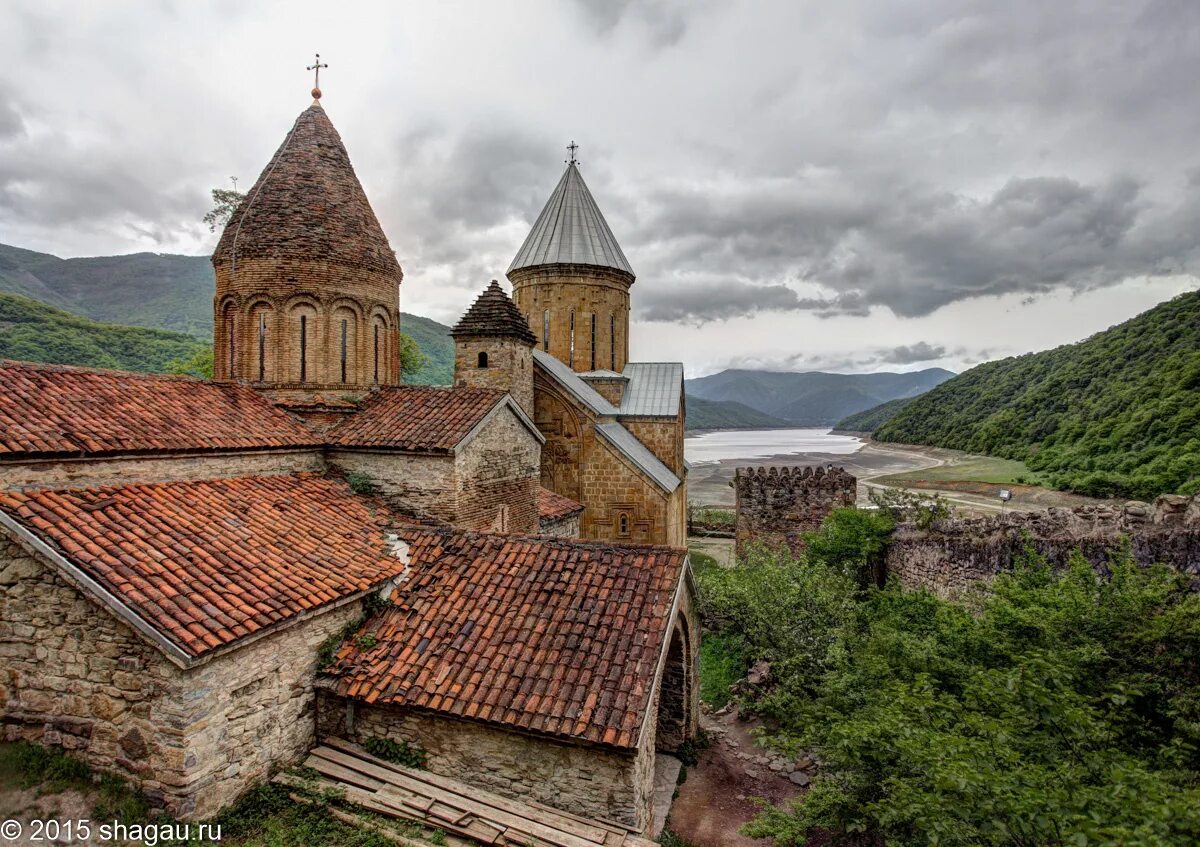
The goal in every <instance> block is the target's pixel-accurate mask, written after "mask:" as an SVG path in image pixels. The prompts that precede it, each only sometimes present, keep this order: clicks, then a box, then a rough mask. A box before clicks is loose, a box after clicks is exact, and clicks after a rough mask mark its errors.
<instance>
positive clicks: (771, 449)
mask: <svg viewBox="0 0 1200 847" xmlns="http://www.w3.org/2000/svg"><path fill="white" fill-rule="evenodd" d="M862 446H863V442H862V439H859V438H855V437H854V436H851V435H834V434H833V433H832V432H831V431H830V430H829V429H736V430H723V431H720V432H706V433H704V434H702V435H692V436H688V437H687V438H685V439H684V441H683V455H684V457H685V458H686V459H687V460H688V461H689V462H691V463H692V464H693V465H701V464H709V463H713V462H720V461H722V460H723V459H766V458H769V457H771V456H781V455H785V454H788V453H833V454H837V455H849V454H851V453H857V452H858V451H859V450H861V449H862Z"/></svg>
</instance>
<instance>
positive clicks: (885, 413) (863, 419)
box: [833, 397, 917, 432]
mask: <svg viewBox="0 0 1200 847" xmlns="http://www.w3.org/2000/svg"><path fill="white" fill-rule="evenodd" d="M915 399H917V398H916V397H898V398H896V399H895V400H888V401H887V402H886V403H880V404H879V405H878V406H872V407H871V408H870V409H867V410H866V411H865V412H856V413H855V414H853V415H848V416H847V417H844V418H842V419H841V420H840V421H838V422H837V423H836V424H834V427H833V430H834V432H874V431H875V430H877V429H879V428H880V427H881V426H883V425H884V424H885V423H887V422H888V421H890V420H891V419H892V418H894V417H895V416H896V414H897V413H898V412H899V411H900V410H901V409H903V408H904V407H905V406H907V405H908V404H909V403H911V402H912V401H913V400H915Z"/></svg>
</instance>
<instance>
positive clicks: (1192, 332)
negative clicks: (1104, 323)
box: [875, 291, 1200, 499]
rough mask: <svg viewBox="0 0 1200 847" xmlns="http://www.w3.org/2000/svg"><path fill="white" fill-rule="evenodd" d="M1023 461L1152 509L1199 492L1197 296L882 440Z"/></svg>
mask: <svg viewBox="0 0 1200 847" xmlns="http://www.w3.org/2000/svg"><path fill="white" fill-rule="evenodd" d="M875 438H876V439H878V440H880V441H897V442H904V443H908V444H928V445H933V446H937V447H950V448H954V449H958V450H968V451H971V452H974V453H988V454H991V455H994V456H1001V457H1003V458H1007V459H1021V460H1024V461H1025V463H1026V464H1027V465H1028V466H1029V468H1030V469H1031V470H1035V471H1041V472H1042V473H1044V474H1045V475H1047V476H1048V477H1049V479H1050V480H1051V482H1052V483H1053V484H1054V485H1056V486H1058V487H1060V488H1069V489H1071V490H1074V491H1079V492H1081V493H1083V494H1091V495H1094V496H1099V497H1135V498H1138V499H1148V498H1150V497H1153V496H1155V495H1156V494H1161V493H1164V492H1176V493H1180V494H1194V493H1196V492H1197V491H1200V291H1193V292H1190V293H1188V294H1181V295H1179V296H1178V297H1176V298H1174V299H1172V300H1168V301H1166V302H1165V303H1160V304H1159V305H1157V306H1155V307H1154V308H1153V309H1150V310H1149V311H1147V312H1143V313H1142V314H1140V315H1138V316H1137V317H1135V318H1133V319H1131V320H1128V321H1126V322H1124V323H1122V324H1118V325H1116V326H1114V327H1112V328H1111V329H1107V330H1105V331H1104V332H1100V333H1097V334H1096V335H1093V336H1092V337H1091V338H1088V339H1085V340H1084V341H1080V342H1079V343H1077V344H1065V345H1063V346H1061V347H1056V348H1055V349H1053V350H1046V351H1044V352H1041V353H1028V354H1026V355H1024V356H1014V357H1012V358H1008V359H1001V360H999V361H995V362H987V363H985V364H982V365H978V366H976V367H974V368H971V369H970V370H968V371H966V372H964V373H962V374H959V375H958V376H956V377H955V378H954V379H951V380H949V381H947V382H944V383H942V384H941V385H939V386H938V387H937V388H935V389H933V390H932V391H930V392H929V393H928V394H926V395H924V396H922V397H919V398H917V399H915V400H913V402H911V403H909V404H908V405H907V406H905V407H904V408H903V409H901V410H900V411H899V412H897V413H896V415H895V416H894V417H893V418H892V419H891V420H890V421H888V422H887V423H886V424H884V425H883V426H882V427H880V428H879V429H878V430H876V432H875Z"/></svg>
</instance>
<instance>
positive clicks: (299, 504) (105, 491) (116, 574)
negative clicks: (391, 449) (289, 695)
mask: <svg viewBox="0 0 1200 847" xmlns="http://www.w3.org/2000/svg"><path fill="white" fill-rule="evenodd" d="M0 509H2V510H3V511H5V512H7V513H8V514H9V516H10V517H12V518H14V519H15V520H17V521H18V522H19V523H21V524H23V525H24V526H26V527H27V528H29V529H30V530H32V531H33V532H34V533H35V534H36V535H38V536H39V537H40V538H41V539H42V540H43V541H45V542H48V543H49V544H51V545H52V546H53V547H55V548H57V550H58V551H59V552H61V553H62V555H63V556H65V557H66V558H67V559H68V560H70V561H71V562H72V563H73V564H75V565H76V566H77V567H79V568H80V569H81V570H83V571H84V572H85V573H86V574H87V575H88V576H90V577H91V578H92V579H94V580H96V581H97V582H99V583H100V584H101V585H102V586H103V587H104V588H106V589H107V590H108V591H109V592H111V593H112V594H114V595H115V596H116V597H118V598H119V599H121V600H122V601H123V602H124V603H125V604H126V605H128V606H129V607H131V608H132V609H133V610H134V611H136V612H137V613H138V614H139V615H140V616H141V617H142V618H143V619H144V620H145V621H146V622H148V623H149V624H150V625H151V626H152V627H154V628H155V629H157V630H158V631H159V632H160V633H161V634H162V635H164V636H166V638H167V639H168V640H169V641H170V642H172V643H173V644H175V645H176V646H177V647H179V648H180V649H182V650H183V652H184V653H186V654H187V655H188V656H190V657H198V656H202V655H203V654H205V653H206V652H208V651H210V650H213V649H216V648H218V647H222V646H224V645H227V644H232V643H233V642H235V641H238V640H239V639H241V638H245V637H246V636H249V635H252V634H253V633H255V632H258V631H259V630H262V629H264V628H266V627H270V626H272V625H273V624H277V623H280V622H281V621H285V620H287V619H288V618H291V617H293V616H295V615H297V614H300V613H302V612H305V611H308V610H311V609H315V608H318V607H320V606H323V605H325V604H328V603H331V602H333V601H335V600H338V599H340V598H343V597H346V596H349V595H351V594H354V593H357V592H360V591H365V590H367V589H369V588H372V587H374V586H377V585H380V584H382V583H384V582H386V581H387V580H388V579H390V578H391V577H393V576H394V575H395V574H397V573H398V572H399V571H400V570H401V569H402V567H403V565H402V563H401V562H400V561H399V560H398V559H396V558H395V557H394V556H393V555H392V554H391V552H390V547H389V542H388V539H387V538H386V536H385V533H384V531H383V530H384V527H385V525H386V523H387V522H388V520H389V519H390V516H389V515H388V513H387V511H386V510H384V509H381V508H379V507H378V506H377V504H375V503H373V502H372V501H369V500H365V499H363V498H361V497H358V496H356V495H355V494H354V493H353V492H351V490H350V488H349V487H348V486H347V485H346V484H345V483H344V482H339V481H337V480H332V479H327V478H324V477H321V476H316V475H313V474H300V475H296V476H271V477H246V478H241V479H217V480H207V481H202V482H175V483H167V484H160V485H126V486H115V487H104V488H90V489H76V490H40V491H29V492H23V493H17V492H2V493H0Z"/></svg>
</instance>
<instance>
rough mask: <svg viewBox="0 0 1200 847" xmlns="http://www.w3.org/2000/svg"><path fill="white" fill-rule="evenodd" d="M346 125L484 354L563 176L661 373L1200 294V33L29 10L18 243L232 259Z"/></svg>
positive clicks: (938, 340)
mask: <svg viewBox="0 0 1200 847" xmlns="http://www.w3.org/2000/svg"><path fill="white" fill-rule="evenodd" d="M313 51H320V53H321V56H322V60H323V61H327V62H328V63H329V65H330V67H329V69H328V70H326V71H324V72H323V73H322V78H321V83H322V89H323V90H324V92H325V96H324V99H323V100H322V103H323V104H324V106H325V108H326V110H327V112H328V114H329V115H330V117H331V118H332V120H333V122H334V124H335V125H336V126H337V127H338V130H339V131H340V132H341V135H342V138H343V140H344V141H345V143H346V146H347V148H348V149H349V151H350V156H351V159H352V160H353V162H354V166H355V169H356V170H357V172H358V176H359V179H360V180H361V181H362V183H363V185H364V186H365V188H366V191H367V195H368V197H369V198H370V200H371V202H372V204H373V205H374V207H375V210H376V213H377V214H378V215H379V218H380V220H381V222H382V224H383V228H384V231H385V232H386V233H387V235H388V238H389V239H390V241H391V244H392V247H393V248H394V249H395V250H396V253H397V256H398V257H399V259H400V262H401V264H402V265H403V267H404V271H405V279H404V284H403V286H402V288H401V308H402V309H404V310H405V311H411V312H416V313H418V314H423V315H428V316H429V317H432V318H435V319H437V320H441V321H444V322H452V321H453V320H454V319H455V318H456V317H457V315H458V314H459V313H461V311H462V310H463V309H464V308H465V307H466V306H467V305H468V304H469V302H470V301H471V299H472V298H473V297H474V295H475V294H476V293H477V292H478V291H479V290H480V289H482V288H483V287H484V285H485V284H486V283H487V281H488V280H489V279H492V278H500V279H503V272H504V270H505V268H506V267H507V266H508V263H509V261H510V260H511V259H512V256H513V255H514V253H515V252H516V250H517V248H518V247H519V246H520V243H521V241H522V240H523V239H524V237H525V234H526V233H527V231H528V229H529V226H530V225H531V224H532V222H533V219H534V218H535V217H536V215H537V213H538V211H539V209H540V208H541V206H542V204H543V203H544V202H545V200H546V198H547V196H548V195H549V193H550V191H551V190H552V188H553V187H554V185H555V183H556V182H557V180H558V178H559V176H560V174H561V170H562V167H563V164H562V162H563V158H564V156H565V150H564V146H565V145H566V144H567V142H568V141H570V140H572V139H574V140H576V141H578V142H579V144H580V145H581V147H580V151H579V154H578V156H579V159H580V160H581V162H582V172H583V174H584V177H585V179H586V180H587V182H588V184H589V186H590V187H591V190H592V193H593V194H594V195H595V197H596V199H597V201H598V203H599V204H600V207H601V209H602V210H603V211H604V213H605V214H606V216H607V218H608V221H609V224H610V225H611V226H612V229H613V231H614V232H615V234H616V236H617V238H618V240H619V241H620V242H621V245H622V247H623V248H624V250H625V253H626V255H627V256H628V257H629V260H630V262H631V263H632V264H633V267H634V269H635V271H636V272H637V275H638V279H637V282H636V283H635V285H634V287H633V306H634V316H635V326H634V332H633V351H632V352H633V355H634V357H635V358H639V359H648V360H679V359H682V360H683V361H684V362H685V363H686V365H687V369H688V373H689V375H698V374H702V373H709V372H712V371H714V370H717V369H720V368H722V367H729V366H738V365H748V366H757V367H775V368H781V369H794V370H812V369H818V368H824V369H834V370H842V371H869V370H889V369H903V370H911V369H916V368H922V367H929V366H933V365H941V366H944V367H949V368H951V369H954V370H960V369H962V368H965V367H968V366H969V365H971V364H973V363H976V362H979V361H982V360H985V359H989V358H997V357H1000V356H1004V355H1010V354H1013V353H1018V352H1025V351H1029V350H1039V349H1044V348H1046V347H1051V346H1054V345H1056V344H1061V343H1064V342H1069V341H1075V340H1078V339H1080V338H1083V337H1085V336H1087V335H1089V334H1091V333H1093V332H1096V331H1098V330H1100V329H1104V328H1106V327H1108V326H1110V325H1111V324H1113V323H1117V322H1119V321H1122V320H1125V319H1127V318H1129V317H1131V316H1133V315H1134V314H1136V313H1138V312H1140V311H1143V310H1145V309H1146V308H1149V307H1150V306H1152V305H1154V304H1155V303H1157V302H1159V301H1161V300H1164V299H1166V298H1168V297H1170V296H1172V295H1174V294H1177V293H1179V292H1182V291H1188V290H1194V289H1196V288H1197V287H1198V286H1200V281H1198V280H1197V279H1196V277H1194V276H1191V275H1189V274H1191V273H1194V272H1195V271H1196V270H1197V268H1198V267H1200V247H1198V239H1197V236H1198V234H1200V86H1198V85H1197V84H1196V79H1197V75H1198V71H1200V67H1198V65H1200V3H1197V2H1195V0H1160V2H1137V0H1119V1H1118V2H1103V1H1102V0H1089V2H1070V0H1053V2H1048V1H1047V0H1032V1H1031V2H1026V0H1007V2H1004V3H998V2H994V0H985V1H984V2H950V0H903V2H900V0H897V2H882V0H839V2H836V3H830V2H827V1H826V2H796V0H780V2H765V0H764V1H763V2H722V0H710V2H696V0H691V2H682V0H681V1H680V2H668V0H653V2H632V0H630V1H629V2H612V0H578V2H534V0H528V1H527V2H520V3H515V2H514V3H506V2H479V3H449V2H442V3H420V4H417V3H403V4H401V3H397V2H381V3H367V2H354V3H350V2H333V0H326V2H322V3H305V2H297V0H287V2H279V3H265V2H247V1H246V0H227V2H211V3H200V2H191V3H172V2H165V0H163V1H162V2H157V3H150V2H140V3H122V2H118V0H105V2H102V3H98V2H79V3H54V2H47V0H34V1H33V2H23V0H17V2H15V3H14V2H12V0H8V2H6V3H5V20H4V26H3V28H0V55H3V56H4V62H5V67H4V71H3V74H2V76H0V241H2V242H5V243H9V244H15V245H17V246H22V247H27V248H30V249H34V250H41V251H45V252H50V253H54V254H56V255H60V256H84V255H107V254H115V253H127V252H136V251H141V250H150V251H158V252H173V253H189V254H207V253H208V252H210V251H211V249H212V247H213V246H214V245H215V242H216V235H213V234H210V233H209V232H208V230H207V228H206V227H205V226H204V225H203V224H201V223H200V218H201V216H202V215H203V214H204V212H205V211H206V210H207V209H208V206H209V205H210V204H209V202H208V190H209V189H210V188H212V187H214V186H227V185H228V184H229V177H230V176H231V175H236V176H237V177H238V178H239V180H240V185H241V187H242V188H243V189H244V188H246V187H248V186H249V185H250V184H251V183H252V182H253V181H254V179H255V178H256V177H257V176H258V173H259V171H260V170H261V169H262V168H263V166H264V165H265V164H266V163H267V161H268V159H269V158H270V156H271V154H272V153H273V152H274V150H275V148H276V147H277V146H278V145H279V143H280V142H281V141H282V140H283V137H284V135H285V134H286V132H287V130H288V129H289V128H290V126H291V123H292V121H293V120H294V119H295V117H296V115H297V114H298V113H299V112H300V111H301V110H303V109H304V108H305V107H306V106H307V105H308V103H309V102H310V98H309V96H308V90H309V88H310V87H311V85H312V79H311V75H310V74H308V73H307V72H306V71H305V70H304V68H305V65H307V64H311V62H312V53H313Z"/></svg>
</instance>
